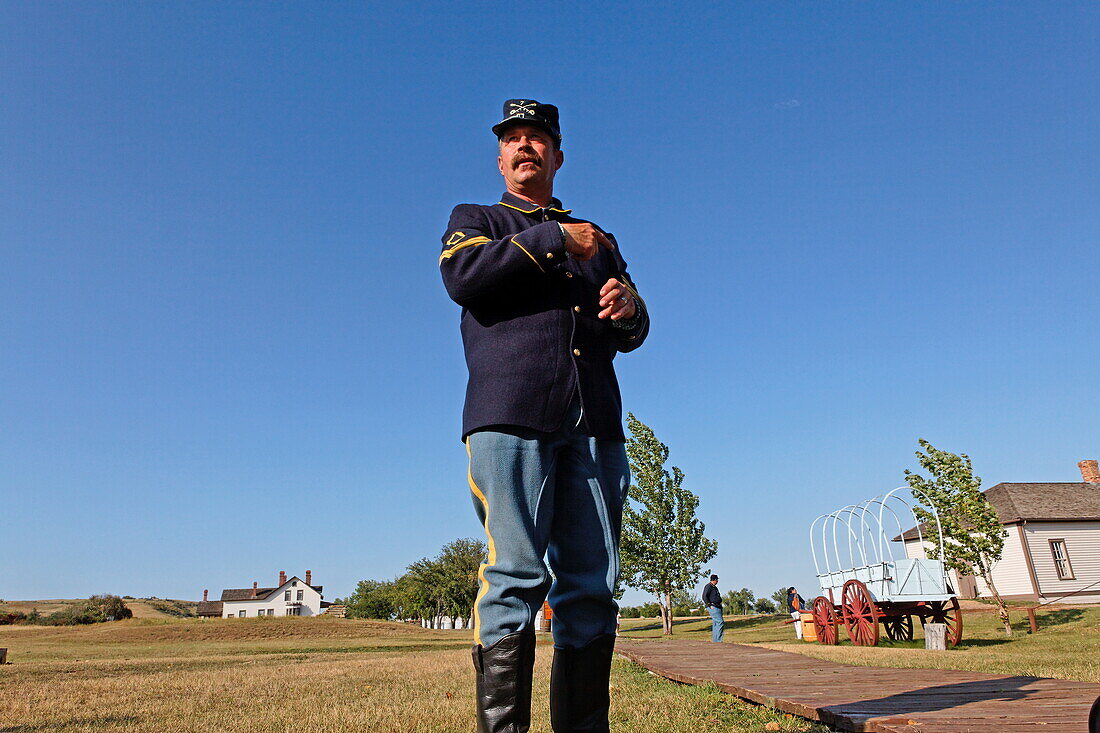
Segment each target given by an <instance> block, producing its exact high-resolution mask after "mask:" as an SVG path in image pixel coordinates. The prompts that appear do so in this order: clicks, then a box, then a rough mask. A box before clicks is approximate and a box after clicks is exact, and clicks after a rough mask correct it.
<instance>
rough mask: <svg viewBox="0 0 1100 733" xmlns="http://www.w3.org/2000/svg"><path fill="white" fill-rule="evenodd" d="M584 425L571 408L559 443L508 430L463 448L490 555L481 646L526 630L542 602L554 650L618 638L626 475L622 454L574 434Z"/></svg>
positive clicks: (618, 447)
mask: <svg viewBox="0 0 1100 733" xmlns="http://www.w3.org/2000/svg"><path fill="white" fill-rule="evenodd" d="M579 417H580V411H579V407H574V409H573V410H571V414H570V415H569V416H568V417H567V418H566V420H565V423H564V424H563V426H562V428H560V429H559V430H557V431H555V432H553V433H541V432H538V431H534V430H526V429H523V428H510V427H505V428H502V429H501V430H502V431H506V432H498V431H493V430H481V431H477V432H474V433H471V434H470V435H469V437H468V438H467V439H466V450H467V452H468V453H469V456H470V472H469V482H470V490H471V492H472V493H473V496H474V507H475V509H476V511H477V514H478V518H479V519H480V520H481V522H482V525H483V526H484V528H485V534H486V538H487V540H488V546H489V553H488V559H487V561H486V562H485V563H484V564H482V566H481V568H480V570H479V573H478V574H479V580H480V585H479V590H478V595H477V600H476V601H475V604H474V638H475V641H476V642H477V643H478V644H481V645H482V646H492V645H493V644H495V643H496V642H497V641H499V640H500V639H501V638H502V637H504V636H506V635H507V634H511V633H513V632H516V631H520V630H521V629H525V628H530V627H531V626H532V624H533V623H534V617H535V614H536V613H537V611H538V609H539V608H540V607H541V606H542V602H543V599H544V598H545V599H547V600H548V601H549V603H550V607H551V608H552V609H553V613H554V617H553V623H552V628H553V632H554V643H555V644H556V645H557V646H570V647H581V646H584V645H585V644H587V643H588V642H589V641H591V640H592V639H594V638H595V637H597V636H599V635H601V634H614V633H615V617H616V614H617V612H618V606H617V605H616V603H615V600H614V598H613V597H612V596H613V593H614V589H615V583H616V581H617V579H618V576H619V533H620V529H621V526H622V512H623V501H624V500H625V497H626V490H627V487H628V486H629V485H630V469H629V465H628V463H627V458H626V448H625V445H624V444H623V443H622V442H621V441H617V440H596V439H595V438H591V437H589V436H587V435H585V434H584V433H583V432H582V430H580V429H578V428H576V427H574V426H575V425H576V424H577V421H578V419H579ZM544 557H545V558H547V559H548V560H549V561H550V567H549V568H547V566H546V563H545V562H544V561H543V558H544ZM551 572H553V578H551ZM547 591H549V595H547Z"/></svg>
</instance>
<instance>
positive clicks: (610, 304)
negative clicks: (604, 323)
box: [599, 278, 638, 321]
mask: <svg viewBox="0 0 1100 733" xmlns="http://www.w3.org/2000/svg"><path fill="white" fill-rule="evenodd" d="M600 308H602V309H603V310H601V311H600V313H599V317H600V318H610V319H611V320H613V321H618V320H622V319H623V318H633V317H634V314H635V313H637V312H638V308H637V306H636V305H635V304H634V296H633V295H631V294H630V291H629V290H627V289H626V286H625V285H623V284H622V283H621V282H619V281H618V280H616V279H615V278H611V279H610V280H608V281H607V282H606V283H604V286H603V287H602V288H600Z"/></svg>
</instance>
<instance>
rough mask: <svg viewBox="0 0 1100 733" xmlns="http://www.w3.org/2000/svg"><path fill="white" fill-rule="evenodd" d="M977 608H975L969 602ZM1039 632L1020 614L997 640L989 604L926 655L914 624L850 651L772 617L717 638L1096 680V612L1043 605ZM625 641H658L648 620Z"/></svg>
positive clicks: (1099, 645)
mask: <svg viewBox="0 0 1100 733" xmlns="http://www.w3.org/2000/svg"><path fill="white" fill-rule="evenodd" d="M974 605H977V604H974ZM1037 617H1038V622H1039V633H1037V634H1029V633H1027V632H1028V623H1027V616H1026V614H1024V613H1023V612H1019V611H1018V612H1015V613H1014V614H1013V616H1012V618H1013V622H1014V623H1013V626H1014V629H1015V631H1016V634H1015V636H1013V637H1012V638H1011V639H1008V638H1006V637H1005V635H1004V632H1003V630H1002V629H1001V627H1000V625H999V622H998V621H997V618H996V614H995V613H994V611H993V608H992V607H990V606H981V607H980V608H968V609H966V610H964V611H963V641H962V643H961V644H960V645H959V646H958V647H957V648H955V649H951V650H949V651H945V652H930V651H926V650H925V649H924V641H923V638H922V636H921V632H920V625H919V624H918V625H917V629H916V636H917V639H916V640H915V641H912V642H887V641H884V642H882V643H881V644H880V646H878V647H856V646H852V644H851V643H850V642H848V641H847V634H846V633H845V631H844V627H843V626H841V629H840V637H841V639H844V640H845V641H844V642H843V643H841V644H840V645H838V646H832V647H830V646H824V645H823V644H818V643H807V642H799V641H796V640H795V638H794V629H793V628H792V627H791V626H783V625H782V621H783V619H782V618H781V617H778V616H763V617H759V616H758V617H747V618H746V617H730V618H728V619H727V621H726V635H725V640H726V641H729V642H734V643H740V644H762V645H764V646H767V647H769V648H772V649H781V650H783V651H793V652H798V653H800V654H806V655H808V656H812V657H816V658H819V659H828V660H830V661H833V662H841V663H846V664H859V665H866V666H874V667H924V668H936V669H967V670H972V671H976V672H989V673H991V674H1019V675H1033V676H1037V677H1055V678H1059V679H1068V680H1082V681H1085V682H1100V608H1098V607H1091V608H1090V607H1083V608H1071V607H1059V608H1052V607H1047V608H1043V609H1040V610H1039V611H1038V612H1037ZM623 633H624V636H627V637H635V638H644V637H660V636H661V625H660V622H659V621H657V620H655V619H625V620H624V623H623ZM672 638H673V639H685V638H686V639H690V638H698V639H709V638H710V619H709V618H708V619H691V620H689V619H683V620H678V621H677V625H676V626H675V628H674V633H673V637H672Z"/></svg>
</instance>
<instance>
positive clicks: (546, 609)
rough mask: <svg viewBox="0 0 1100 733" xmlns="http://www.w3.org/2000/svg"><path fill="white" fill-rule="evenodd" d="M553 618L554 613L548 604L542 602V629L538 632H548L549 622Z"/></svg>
mask: <svg viewBox="0 0 1100 733" xmlns="http://www.w3.org/2000/svg"><path fill="white" fill-rule="evenodd" d="M553 618H554V612H553V611H552V610H551V609H550V604H549V603H547V602H546V601H543V602H542V624H541V626H542V628H541V629H539V630H540V631H549V630H550V622H551V621H552V620H553Z"/></svg>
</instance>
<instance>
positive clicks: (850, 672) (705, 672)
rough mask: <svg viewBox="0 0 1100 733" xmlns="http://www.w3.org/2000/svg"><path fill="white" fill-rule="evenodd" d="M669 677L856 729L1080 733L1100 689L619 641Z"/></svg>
mask: <svg viewBox="0 0 1100 733" xmlns="http://www.w3.org/2000/svg"><path fill="white" fill-rule="evenodd" d="M616 651H618V652H619V653H620V654H621V655H623V656H624V657H626V658H628V659H630V660H632V661H634V662H635V663H637V664H640V665H641V666H643V667H646V668H647V669H649V670H651V671H653V672H655V673H656V674H659V675H661V676H663V677H667V678H668V679H671V680H675V681H677V682H683V683H686V684H694V685H699V684H705V683H709V682H713V683H714V684H715V685H717V687H718V689H720V690H722V691H724V692H727V693H729V694H731V695H736V696H737V697H741V698H744V699H746V700H750V701H752V702H755V703H759V704H761V705H767V706H769V707H773V708H776V709H778V710H780V711H782V712H785V713H791V714H793V715H798V716H800V717H804V718H808V719H810V720H819V721H821V722H823V723H826V724H828V725H831V726H833V727H835V728H838V729H840V730H844V731H853V732H854V733H993V732H994V731H1003V732H1005V733H1015V731H1022V730H1028V731H1033V732H1034V731H1048V732H1049V733H1053V732H1054V731H1057V732H1058V733H1088V718H1089V709H1090V707H1091V706H1092V704H1093V702H1094V701H1095V700H1096V699H1097V698H1098V697H1100V685H1097V684H1092V683H1087V682H1075V681H1069V680H1054V679H1046V678H1042V677H1026V676H1010V675H989V674H981V673H978V672H965V671H958V670H944V669H894V668H884V667H854V666H849V665H844V664H837V663H835V662H827V661H823V660H819V659H812V658H810V657H806V656H803V655H801V654H793V653H790V652H780V651H775V650H773V649H764V648H762V647H751V646H743V645H740V644H712V643H710V642H702V641H666V640H657V641H638V640H626V639H620V641H619V645H618V648H617V650H616Z"/></svg>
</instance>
